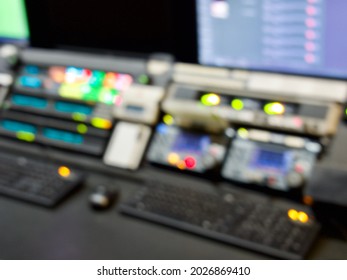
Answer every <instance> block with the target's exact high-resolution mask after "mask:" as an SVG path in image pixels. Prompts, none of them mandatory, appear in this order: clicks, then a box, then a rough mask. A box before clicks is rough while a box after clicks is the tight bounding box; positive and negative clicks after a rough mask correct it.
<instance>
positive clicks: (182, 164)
mask: <svg viewBox="0 0 347 280" xmlns="http://www.w3.org/2000/svg"><path fill="white" fill-rule="evenodd" d="M176 166H177V168H178V169H181V170H184V169H186V167H187V166H186V163H185V162H184V160H181V161H179V162H178V163H177V165H176Z"/></svg>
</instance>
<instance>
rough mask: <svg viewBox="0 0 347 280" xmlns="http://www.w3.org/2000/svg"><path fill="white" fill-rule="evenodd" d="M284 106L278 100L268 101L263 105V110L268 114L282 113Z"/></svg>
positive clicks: (284, 109)
mask: <svg viewBox="0 0 347 280" xmlns="http://www.w3.org/2000/svg"><path fill="white" fill-rule="evenodd" d="M285 111H286V108H285V107H284V105H283V104H281V103H279V102H273V103H268V104H266V105H265V106H264V112H265V113H266V114H268V115H283V114H284V113H285Z"/></svg>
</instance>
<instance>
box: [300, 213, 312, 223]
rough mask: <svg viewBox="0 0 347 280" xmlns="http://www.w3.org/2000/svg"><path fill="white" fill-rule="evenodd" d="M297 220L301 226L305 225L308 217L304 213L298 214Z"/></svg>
mask: <svg viewBox="0 0 347 280" xmlns="http://www.w3.org/2000/svg"><path fill="white" fill-rule="evenodd" d="M298 219H299V221H300V222H302V223H303V224H306V223H307V222H308V220H309V218H308V215H307V214H306V213H305V212H299V213H298Z"/></svg>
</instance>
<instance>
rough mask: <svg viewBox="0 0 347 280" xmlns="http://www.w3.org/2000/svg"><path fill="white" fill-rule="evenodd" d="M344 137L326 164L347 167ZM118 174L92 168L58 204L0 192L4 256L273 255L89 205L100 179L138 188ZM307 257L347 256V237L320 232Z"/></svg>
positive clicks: (344, 133)
mask: <svg viewBox="0 0 347 280" xmlns="http://www.w3.org/2000/svg"><path fill="white" fill-rule="evenodd" d="M345 139H347V129H346V128H344V127H341V129H340V131H339V134H338V136H337V137H336V139H335V143H334V145H333V149H332V150H331V151H330V153H329V154H328V156H327V157H326V158H325V159H324V161H323V162H322V164H326V165H329V166H333V165H339V166H340V167H347V150H346V149H344V145H345V143H346V141H345ZM346 170H347V169H346ZM146 172H147V171H146V170H145V171H143V170H142V173H146ZM153 172H156V171H153ZM159 173H160V174H158V175H159V176H167V175H166V174H164V171H160V172H159ZM150 175H151V174H149V176H150ZM169 176H170V175H169ZM171 176H172V175H171ZM115 177H116V176H114V177H113V178H110V177H107V176H103V175H97V174H92V173H90V176H89V178H88V180H87V182H86V185H85V186H84V187H83V188H82V189H81V190H80V191H78V192H77V193H75V194H74V195H72V196H70V197H69V198H68V199H67V200H66V201H64V202H63V203H62V204H60V205H59V206H58V207H57V208H55V209H48V210H47V209H45V208H41V207H38V206H35V205H31V204H27V203H24V202H20V201H16V200H13V199H9V198H5V197H0V259H267V258H269V257H268V256H266V255H263V254H258V253H255V252H252V251H248V250H245V249H242V248H239V247H236V246H230V245H226V244H224V243H220V242H216V241H213V240H210V239H206V238H203V237H199V236H196V235H193V234H190V233H186V232H182V231H179V230H174V229H171V228H168V227H164V226H161V225H157V224H153V223H149V222H146V221H142V220H138V219H135V218H130V217H128V216H123V215H121V214H119V213H118V212H117V205H115V207H113V208H112V209H110V210H109V211H106V212H96V211H93V210H92V209H91V208H90V207H89V205H88V196H89V193H90V188H91V187H93V186H95V185H96V184H106V185H108V186H110V187H116V188H119V189H121V197H120V200H121V199H124V198H126V197H127V196H128V195H129V193H130V192H131V191H132V190H133V189H134V188H136V183H135V182H134V181H133V182H131V181H130V180H124V179H121V177H122V178H124V176H120V177H119V176H117V179H116V178H115ZM308 258H310V259H347V242H344V241H341V240H338V239H332V238H329V237H324V236H320V237H319V239H318V240H317V242H316V243H315V245H314V247H313V248H312V250H311V252H310V254H309V255H308Z"/></svg>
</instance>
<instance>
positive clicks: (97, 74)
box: [89, 71, 105, 88]
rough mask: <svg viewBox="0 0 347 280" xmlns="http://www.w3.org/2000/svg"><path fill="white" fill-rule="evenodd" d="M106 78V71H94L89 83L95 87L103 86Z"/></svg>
mask: <svg viewBox="0 0 347 280" xmlns="http://www.w3.org/2000/svg"><path fill="white" fill-rule="evenodd" d="M104 79H105V73H104V72H101V71H93V76H92V78H91V79H90V80H89V84H90V85H91V86H92V87H94V88H97V87H101V86H102V84H103V82H104Z"/></svg>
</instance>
